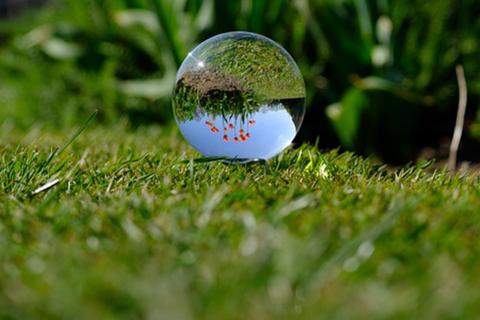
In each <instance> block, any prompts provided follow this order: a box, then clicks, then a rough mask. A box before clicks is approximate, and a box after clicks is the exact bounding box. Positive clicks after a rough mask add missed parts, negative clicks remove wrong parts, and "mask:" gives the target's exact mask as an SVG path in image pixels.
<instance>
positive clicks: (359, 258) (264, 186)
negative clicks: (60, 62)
mask: <svg viewBox="0 0 480 320" xmlns="http://www.w3.org/2000/svg"><path fill="white" fill-rule="evenodd" d="M1 132H2V134H1V136H0V137H1V138H0V145H1V147H0V318H18V319H26V318H97V319H98V318H102V319H104V318H112V319H114V318H115V319H118V318H148V317H149V318H167V319H189V318H204V319H224V318H239V319H240V318H241V319H244V318H254V319H277V318H289V319H291V318H308V319H318V318H322V317H323V318H328V319H331V318H384V317H406V318H410V317H411V316H413V315H416V316H418V315H425V316H429V317H432V318H438V317H442V316H446V317H453V318H456V317H458V318H465V317H468V316H474V315H476V314H477V313H478V312H477V311H478V307H477V306H478V300H479V297H480V290H479V289H478V288H479V286H478V284H479V281H480V274H479V273H478V268H477V266H478V262H479V261H478V260H479V258H478V257H479V256H480V255H479V253H480V252H479V251H480V247H479V242H478V241H477V238H478V235H479V225H480V215H479V213H478V208H479V206H480V200H479V199H480V198H479V196H480V192H479V189H478V178H475V177H460V176H453V177H452V176H450V175H448V174H446V173H445V172H441V171H439V172H427V171H425V170H424V169H421V168H420V166H418V167H417V166H411V167H406V168H404V169H401V170H398V171H395V172H391V171H388V170H387V169H386V168H385V167H382V166H379V165H375V164H373V163H372V162H371V161H368V160H364V159H361V158H359V157H356V156H353V155H352V154H348V153H341V154H340V153H337V152H335V151H333V152H328V153H320V152H318V151H317V150H316V148H315V147H311V146H307V145H305V146H301V147H299V148H297V149H290V150H287V151H286V152H284V153H283V154H282V155H281V156H279V157H277V158H275V159H273V160H272V161H270V162H269V163H268V165H265V164H256V165H226V164H223V163H222V162H195V161H187V162H185V160H188V159H194V158H196V157H198V155H197V154H196V153H194V152H193V151H192V149H191V148H190V147H189V146H188V145H186V144H185V143H184V142H183V140H182V139H181V137H180V136H179V134H178V133H177V131H176V130H172V129H168V128H159V127H145V128H139V129H137V130H132V129H130V128H129V127H128V126H127V125H122V124H120V125H117V126H114V127H112V128H108V127H90V128H88V129H87V130H86V131H85V132H83V133H82V134H81V135H80V136H79V137H78V138H77V139H76V140H75V141H74V142H73V143H72V144H71V145H70V146H69V147H68V148H67V149H65V151H63V152H61V153H59V152H55V151H54V150H56V149H57V148H58V147H61V146H63V145H64V144H65V142H66V141H68V137H69V136H71V135H72V134H74V132H75V131H73V130H72V131H70V132H68V133H67V132H63V133H59V132H53V131H45V130H40V129H39V130H35V129H33V131H32V132H31V133H22V134H18V132H16V131H15V130H14V129H8V128H6V127H4V128H3V129H2V130H1ZM57 179H58V181H59V183H58V184H56V185H54V186H53V187H51V188H50V189H48V190H46V191H44V192H40V193H36V194H34V191H35V190H38V188H39V187H42V186H44V185H45V184H46V183H48V182H50V181H53V180H57Z"/></svg>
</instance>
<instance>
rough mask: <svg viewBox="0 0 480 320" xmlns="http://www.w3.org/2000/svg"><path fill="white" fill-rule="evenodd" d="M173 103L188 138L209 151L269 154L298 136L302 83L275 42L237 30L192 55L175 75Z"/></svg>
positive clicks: (239, 156) (244, 156)
mask: <svg viewBox="0 0 480 320" xmlns="http://www.w3.org/2000/svg"><path fill="white" fill-rule="evenodd" d="M173 107H174V113H175V118H176V120H177V123H178V125H179V128H180V130H181V132H182V134H183V135H184V137H185V139H186V140H187V141H188V142H189V143H190V144H191V145H192V146H193V147H194V148H195V149H197V150H198V151H199V152H201V153H202V154H203V155H204V156H207V157H225V158H228V159H232V160H234V159H235V160H241V161H248V160H253V159H269V158H271V157H273V156H275V155H276V154H278V153H279V152H281V151H282V150H283V149H285V148H286V147H287V146H288V145H290V143H291V142H292V140H293V139H294V138H295V135H296V133H297V131H298V129H299V126H300V124H301V122H302V119H303V115H304V111H305V86H304V83H303V78H302V76H301V74H300V71H299V69H298V67H297V66H296V64H295V62H294V61H293V59H292V58H291V57H290V55H289V54H288V53H287V52H286V51H285V50H284V49H283V48H281V47H280V46H279V45H278V44H276V43H275V42H273V41H272V40H269V39H267V38H265V37H263V36H259V35H256V34H253V33H246V32H232V33H226V34H222V35H219V36H216V37H213V38H211V39H209V40H207V41H205V42H203V43H202V44H200V45H199V46H198V47H197V48H196V49H195V50H193V51H192V52H191V53H189V55H188V57H187V58H186V59H185V61H184V62H183V64H182V66H181V67H180V70H179V72H178V74H177V83H176V86H175V91H174V98H173Z"/></svg>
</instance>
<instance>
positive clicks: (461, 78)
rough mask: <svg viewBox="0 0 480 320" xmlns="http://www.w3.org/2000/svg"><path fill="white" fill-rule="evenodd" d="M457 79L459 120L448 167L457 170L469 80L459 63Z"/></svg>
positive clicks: (451, 146)
mask: <svg viewBox="0 0 480 320" xmlns="http://www.w3.org/2000/svg"><path fill="white" fill-rule="evenodd" d="M455 70H456V72H457V81H458V90H459V98H458V110H457V120H456V122H455V129H454V131H453V138H452V142H451V144H450V153H449V156H448V169H449V170H450V171H455V169H456V167H457V153H458V147H459V146H460V140H461V139H462V132H463V124H464V122H465V110H466V109H467V81H466V80H465V72H464V70H463V66H461V65H457V67H456V69H455Z"/></svg>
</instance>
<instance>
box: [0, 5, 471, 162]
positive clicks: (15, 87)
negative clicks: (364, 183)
mask: <svg viewBox="0 0 480 320" xmlns="http://www.w3.org/2000/svg"><path fill="white" fill-rule="evenodd" d="M40 2H43V1H39V0H37V1H32V0H31V1H27V0H24V1H20V0H16V1H14V0H0V14H1V16H2V17H1V22H0V126H7V127H14V128H20V129H25V130H29V129H31V128H32V126H35V127H40V128H45V127H50V128H54V129H60V130H62V129H66V128H70V127H72V126H73V125H77V124H78V123H80V122H83V121H85V119H86V117H88V115H89V114H90V113H91V112H92V111H93V110H96V109H98V110H99V111H100V113H99V119H100V121H102V122H103V123H105V124H106V125H108V124H110V123H114V122H117V121H121V120H123V121H128V122H129V123H130V124H131V127H132V128H135V127H137V126H140V125H145V124H151V123H155V124H160V125H165V126H171V125H172V123H173V121H172V119H173V118H172V112H171V106H170V101H171V92H172V88H173V84H174V79H175V73H176V70H177V68H178V66H179V65H180V63H181V62H182V60H183V58H184V57H185V56H186V54H187V52H188V51H189V50H191V49H193V48H194V46H195V45H196V44H198V43H199V42H201V41H203V40H205V39H207V38H208V37H210V36H212V35H215V34H218V33H221V32H226V31H232V30H248V31H252V32H257V33H261V34H264V35H266V36H268V37H270V38H272V39H274V40H275V41H277V42H279V43H280V44H281V45H283V46H284V47H285V48H286V49H287V50H288V51H289V52H290V53H291V54H292V56H293V57H294V58H295V59H296V61H297V62H298V64H299V66H300V68H301V70H302V73H303V75H304V77H305V81H306V84H307V89H308V100H307V107H308V109H307V116H306V120H305V122H304V126H303V127H302V129H301V131H300V134H299V137H298V139H297V140H298V142H304V141H308V142H311V143H318V146H319V147H320V148H322V149H327V148H336V147H338V146H341V147H342V148H343V149H348V150H353V151H355V152H358V153H360V154H363V155H370V154H374V155H376V156H378V157H380V158H382V159H383V160H385V161H388V162H390V163H394V164H395V163H403V162H407V161H410V160H415V159H417V158H418V157H419V156H422V154H423V155H426V156H427V157H438V158H442V157H445V156H446V153H445V150H446V148H445V146H446V145H448V142H449V139H450V136H451V134H452V131H453V125H454V122H455V114H456V109H457V100H458V88H457V84H456V76H455V65H456V64H462V65H463V66H464V68H465V73H466V78H467V82H468V90H469V102H468V107H467V121H466V127H465V135H464V140H463V143H462V148H461V150H460V157H462V158H463V159H467V160H472V161H478V160H480V147H479V142H478V141H480V140H479V139H480V116H479V115H478V114H477V110H478V105H479V103H480V101H479V96H480V62H479V59H480V19H479V17H480V1H478V0H462V1H457V0H433V1H423V0H410V1H404V0H369V1H366V0H337V1H334V0H228V1H224V0H222V1H221V0H175V1H172V0H103V1H102V0H63V1H60V0H58V1H55V0H51V1H48V3H47V4H45V5H43V6H41V7H40V6H39V5H38V3H40ZM29 4H30V5H29ZM20 7H21V8H20ZM426 150H427V151H428V152H427V151H426Z"/></svg>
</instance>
